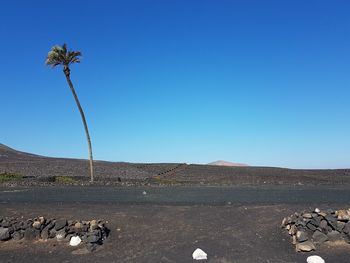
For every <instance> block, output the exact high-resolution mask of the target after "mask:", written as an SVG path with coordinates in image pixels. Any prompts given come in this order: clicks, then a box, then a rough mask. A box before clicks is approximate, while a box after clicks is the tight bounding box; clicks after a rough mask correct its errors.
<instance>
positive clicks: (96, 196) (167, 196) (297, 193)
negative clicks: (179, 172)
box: [0, 186, 350, 205]
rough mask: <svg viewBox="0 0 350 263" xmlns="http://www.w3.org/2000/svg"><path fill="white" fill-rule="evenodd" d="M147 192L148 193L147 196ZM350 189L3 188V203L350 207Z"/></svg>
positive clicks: (0, 200) (276, 187) (285, 187)
mask: <svg viewBox="0 0 350 263" xmlns="http://www.w3.org/2000/svg"><path fill="white" fill-rule="evenodd" d="M144 191H145V192H144ZM349 201H350V188H349V187H341V186H339V187H337V188H334V187H333V188H327V187H305V186H300V187H293V186H262V187H238V186H237V187H129V188H119V187H73V186H65V187H36V188H0V203H3V204H4V203H31V204H33V203H42V204H45V203H74V202H79V203H115V204H171V205H201V204H203V205H223V204H227V203H229V202H231V203H232V204H234V203H262V204H264V203H268V204H299V203H300V204H302V203H306V202H307V203H318V204H320V203H324V204H326V203H347V202H349Z"/></svg>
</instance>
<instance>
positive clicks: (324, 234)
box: [281, 208, 350, 252]
mask: <svg viewBox="0 0 350 263" xmlns="http://www.w3.org/2000/svg"><path fill="white" fill-rule="evenodd" d="M281 227H282V228H283V229H285V230H287V231H288V234H289V235H291V236H292V243H293V245H295V250H296V251H297V252H309V251H313V250H316V248H317V246H318V245H320V244H322V243H324V242H326V241H330V242H334V241H345V242H347V243H349V244H350V209H343V210H337V211H335V210H332V209H328V210H327V211H321V210H320V209H318V208H316V209H315V210H314V211H311V212H310V211H309V212H308V211H304V212H302V213H297V212H296V213H294V214H292V215H290V216H288V217H285V218H284V219H283V220H282V224H281Z"/></svg>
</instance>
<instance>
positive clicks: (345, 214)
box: [336, 210, 350, 222]
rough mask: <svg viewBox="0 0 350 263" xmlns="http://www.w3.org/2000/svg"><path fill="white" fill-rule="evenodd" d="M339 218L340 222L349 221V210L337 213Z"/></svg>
mask: <svg viewBox="0 0 350 263" xmlns="http://www.w3.org/2000/svg"><path fill="white" fill-rule="evenodd" d="M336 215H337V218H338V220H340V221H346V222H347V221H349V219H350V216H349V213H348V211H347V210H339V211H337V212H336Z"/></svg>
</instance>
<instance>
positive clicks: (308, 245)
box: [295, 241, 316, 252]
mask: <svg viewBox="0 0 350 263" xmlns="http://www.w3.org/2000/svg"><path fill="white" fill-rule="evenodd" d="M295 249H296V251H298V252H300V251H302V252H309V251H312V250H315V249H316V248H315V245H314V243H312V242H311V241H305V242H302V243H298V244H297V245H296V246H295Z"/></svg>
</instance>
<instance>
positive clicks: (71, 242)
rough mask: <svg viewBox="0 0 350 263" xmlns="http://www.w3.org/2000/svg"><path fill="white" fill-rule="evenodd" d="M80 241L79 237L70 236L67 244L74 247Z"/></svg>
mask: <svg viewBox="0 0 350 263" xmlns="http://www.w3.org/2000/svg"><path fill="white" fill-rule="evenodd" d="M80 243H81V239H80V237H71V239H70V241H69V245H71V246H72V247H76V246H77V245H79V244H80Z"/></svg>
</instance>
